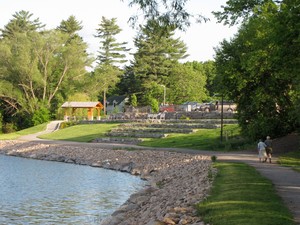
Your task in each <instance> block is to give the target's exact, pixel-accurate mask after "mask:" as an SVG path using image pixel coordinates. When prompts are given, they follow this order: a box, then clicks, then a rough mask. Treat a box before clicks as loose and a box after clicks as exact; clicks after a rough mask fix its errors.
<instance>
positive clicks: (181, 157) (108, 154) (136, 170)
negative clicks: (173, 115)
mask: <svg viewBox="0 0 300 225" xmlns="http://www.w3.org/2000/svg"><path fill="white" fill-rule="evenodd" d="M0 154H5V155H11V156H18V157H26V158H32V159H39V160H49V161H59V162H65V163H75V164H80V165H89V166H94V167H101V168H106V169H112V170H118V171H122V172H127V173H130V174H132V175H137V176H140V177H141V178H142V179H146V180H148V185H147V187H146V188H145V189H143V190H141V191H139V192H138V193H135V194H133V195H131V196H130V198H129V199H128V200H127V201H126V202H125V203H124V204H123V205H122V206H121V207H120V208H119V209H118V210H117V211H115V212H114V213H113V214H112V215H111V216H110V217H109V218H107V219H105V220H103V221H101V222H100V224H101V225H117V224H118V225H167V224H182V225H183V224H191V225H204V222H203V221H202V219H201V218H200V217H198V216H197V215H196V209H195V204H196V203H198V202H200V201H202V200H204V199H205V198H206V197H207V196H208V194H209V190H210V188H211V184H212V177H213V174H215V172H216V171H215V170H214V169H213V168H212V167H211V160H210V158H209V157H207V156H201V155H191V154H182V153H175V152H167V151H158V150H157V151H155V150H151V151H150V150H134V151H127V150H112V149H104V148H101V144H99V145H97V146H95V145H93V146H86V145H80V144H78V146H74V145H68V144H67V143H66V144H63V145H62V144H48V143H47V144H46V143H38V142H30V141H0Z"/></svg>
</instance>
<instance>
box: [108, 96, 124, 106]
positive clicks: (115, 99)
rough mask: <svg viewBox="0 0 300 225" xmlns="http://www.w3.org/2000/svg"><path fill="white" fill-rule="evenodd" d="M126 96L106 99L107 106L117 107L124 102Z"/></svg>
mask: <svg viewBox="0 0 300 225" xmlns="http://www.w3.org/2000/svg"><path fill="white" fill-rule="evenodd" d="M126 98H127V97H126V96H125V95H121V96H111V97H109V98H107V99H106V102H107V105H113V103H115V104H117V105H119V104H120V103H121V102H123V101H124V100H126Z"/></svg>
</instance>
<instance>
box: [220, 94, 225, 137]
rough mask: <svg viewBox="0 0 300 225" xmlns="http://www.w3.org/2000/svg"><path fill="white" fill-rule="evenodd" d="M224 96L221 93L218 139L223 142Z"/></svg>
mask: <svg viewBox="0 0 300 225" xmlns="http://www.w3.org/2000/svg"><path fill="white" fill-rule="evenodd" d="M223 102H224V97H223V94H222V95H221V137H220V140H221V142H223V120H224V110H223V109H224V108H223Z"/></svg>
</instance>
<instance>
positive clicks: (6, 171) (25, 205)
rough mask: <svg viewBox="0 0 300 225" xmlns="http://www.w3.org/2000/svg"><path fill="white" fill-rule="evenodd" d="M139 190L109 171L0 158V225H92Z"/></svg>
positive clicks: (137, 182)
mask: <svg viewBox="0 0 300 225" xmlns="http://www.w3.org/2000/svg"><path fill="white" fill-rule="evenodd" d="M144 185H145V182H144V181H142V180H141V179H140V178H138V177H134V176H131V175H129V174H126V173H121V172H116V171H112V170H105V169H100V168H93V167H89V166H80V165H74V164H67V163H58V162H48V161H40V160H31V159H24V158H17V157H10V156H3V155H0V224H12V225H13V224H98V223H99V222H100V221H101V220H102V219H104V218H105V217H107V216H108V215H110V214H111V213H113V211H115V210H116V209H117V208H118V207H119V206H120V205H121V204H123V203H124V202H125V201H126V200H127V199H128V198H129V196H130V195H131V194H132V193H134V192H136V191H138V190H140V189H141V188H143V187H144Z"/></svg>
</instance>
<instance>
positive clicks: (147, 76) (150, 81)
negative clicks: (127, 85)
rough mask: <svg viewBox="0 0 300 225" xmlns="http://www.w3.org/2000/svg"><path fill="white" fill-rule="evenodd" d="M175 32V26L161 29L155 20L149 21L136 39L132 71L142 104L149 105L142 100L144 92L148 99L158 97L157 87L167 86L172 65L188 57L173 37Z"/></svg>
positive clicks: (183, 46) (183, 47)
mask: <svg viewBox="0 0 300 225" xmlns="http://www.w3.org/2000/svg"><path fill="white" fill-rule="evenodd" d="M174 30H175V28H174V27H161V26H160V25H159V24H158V23H157V22H156V21H148V23H147V25H145V26H143V27H141V32H140V34H139V35H138V36H137V38H136V39H135V46H136V47H137V52H136V53H134V61H133V72H134V76H135V80H136V83H137V87H138V89H137V90H135V93H139V96H137V97H138V98H139V103H141V104H146V102H148V100H146V98H144V97H143V96H146V95H145V94H146V93H147V94H148V95H147V96H148V98H149V94H150V93H151V94H150V95H151V96H152V97H153V98H155V99H159V98H160V96H161V94H160V93H161V91H160V89H161V88H157V87H158V86H159V85H167V83H168V79H169V77H170V76H171V75H172V68H173V66H174V64H177V63H178V61H179V60H180V59H183V58H185V57H187V54H186V49H187V48H186V46H185V44H184V43H183V42H182V41H181V40H180V39H175V38H173V35H174ZM141 93H142V94H141ZM143 98H144V99H143Z"/></svg>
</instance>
